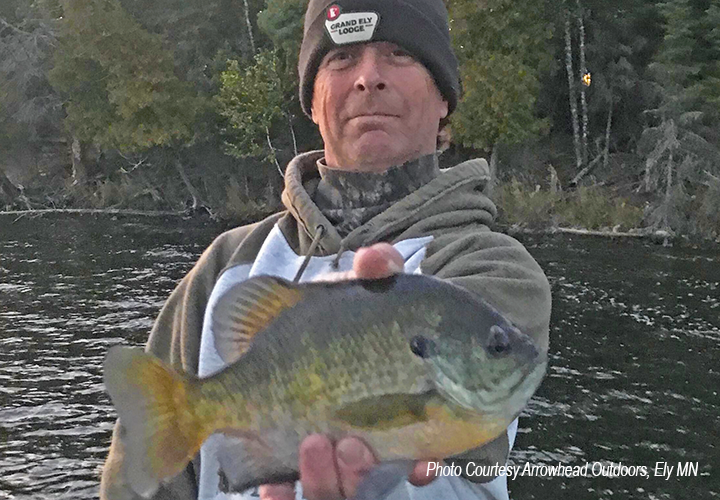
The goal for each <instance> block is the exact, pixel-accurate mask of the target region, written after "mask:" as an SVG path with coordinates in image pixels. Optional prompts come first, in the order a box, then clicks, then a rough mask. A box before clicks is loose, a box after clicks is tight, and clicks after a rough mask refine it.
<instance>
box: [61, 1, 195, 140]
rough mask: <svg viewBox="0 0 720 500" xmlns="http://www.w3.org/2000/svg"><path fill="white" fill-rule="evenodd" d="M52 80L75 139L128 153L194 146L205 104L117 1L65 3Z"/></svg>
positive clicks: (154, 37)
mask: <svg viewBox="0 0 720 500" xmlns="http://www.w3.org/2000/svg"><path fill="white" fill-rule="evenodd" d="M62 7H63V20H62V25H61V36H60V44H59V47H58V50H57V51H56V53H55V68H54V69H53V71H52V72H51V73H50V79H51V82H52V83H53V85H54V86H55V88H56V89H58V90H60V91H61V92H62V93H63V95H64V96H65V97H66V101H65V110H66V112H67V125H68V127H69V129H70V130H71V132H72V133H73V134H75V135H76V136H77V137H79V138H81V139H83V140H85V141H92V142H94V143H96V144H99V145H101V146H103V147H106V148H118V149H120V150H125V151H131V150H138V149H143V148H150V147H153V146H163V145H171V144H175V143H178V142H186V143H187V142H191V141H192V140H193V139H194V137H195V134H196V131H195V127H194V125H195V123H196V117H197V116H198V114H199V113H201V112H202V111H203V101H202V99H200V98H198V97H197V95H196V92H195V91H194V90H193V88H192V87H191V86H190V85H189V84H187V83H185V82H182V81H180V80H179V79H178V78H177V77H176V76H175V74H174V65H173V58H172V54H171V53H170V52H168V51H167V50H165V49H164V47H163V42H162V39H161V37H159V36H158V35H154V34H151V33H148V32H147V31H145V30H144V29H142V27H140V25H138V23H137V22H135V21H134V20H133V19H132V18H131V17H130V16H129V15H128V14H127V13H126V12H125V11H124V10H123V9H122V7H121V6H120V4H119V3H118V2H117V1H116V0H63V1H62Z"/></svg>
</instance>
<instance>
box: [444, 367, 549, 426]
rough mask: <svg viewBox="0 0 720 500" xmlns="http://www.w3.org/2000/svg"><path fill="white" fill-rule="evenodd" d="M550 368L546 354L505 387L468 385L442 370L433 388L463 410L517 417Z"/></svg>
mask: <svg viewBox="0 0 720 500" xmlns="http://www.w3.org/2000/svg"><path fill="white" fill-rule="evenodd" d="M546 369H547V358H546V357H545V356H543V357H542V358H541V359H540V360H538V361H537V362H536V363H533V365H531V366H530V367H528V369H527V370H522V371H521V375H520V377H519V378H518V379H517V380H515V381H513V383H511V384H509V385H507V386H504V387H491V388H488V387H483V388H473V387H466V386H465V385H463V384H462V383H460V382H458V381H456V380H454V379H453V378H452V377H450V376H448V375H446V374H445V373H442V372H441V371H439V372H438V373H437V374H436V376H437V379H436V380H435V384H434V385H435V387H434V390H435V391H437V392H438V393H439V394H440V395H441V396H442V397H443V398H444V399H445V400H447V401H449V402H451V403H452V404H454V405H456V406H457V407H459V408H461V409H462V410H464V411H467V412H470V413H473V414H479V415H485V416H487V415H493V416H503V417H508V418H509V417H512V418H511V419H510V420H512V419H514V418H515V417H516V416H517V415H518V414H519V413H520V412H521V411H522V409H523V408H524V407H525V406H526V405H527V403H528V402H529V401H530V398H532V396H533V394H534V393H535V391H536V390H537V388H538V387H539V386H540V382H541V381H542V379H543V377H544V375H545V371H546Z"/></svg>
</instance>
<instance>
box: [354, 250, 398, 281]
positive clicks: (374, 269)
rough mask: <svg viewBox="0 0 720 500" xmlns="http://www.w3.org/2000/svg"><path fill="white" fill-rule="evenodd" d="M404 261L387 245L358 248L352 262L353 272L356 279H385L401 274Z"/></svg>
mask: <svg viewBox="0 0 720 500" xmlns="http://www.w3.org/2000/svg"><path fill="white" fill-rule="evenodd" d="M404 265H405V261H404V260H403V257H402V255H401V254H400V252H398V251H397V250H396V249H395V247H393V246H392V245H390V244H389V243H376V244H375V245H372V246H370V247H364V248H360V249H359V250H358V251H357V253H356V254H355V259H354V260H353V271H354V272H355V275H356V276H357V277H358V278H362V279H377V278H386V277H388V276H392V275H393V274H397V273H401V272H403V268H404Z"/></svg>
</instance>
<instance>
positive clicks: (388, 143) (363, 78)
mask: <svg viewBox="0 0 720 500" xmlns="http://www.w3.org/2000/svg"><path fill="white" fill-rule="evenodd" d="M447 113H448V104H447V101H445V100H444V99H443V97H442V95H441V94H440V91H439V90H438V89H437V87H436V85H435V82H434V81H433V78H432V76H431V75H430V73H429V72H428V70H427V69H426V68H425V66H423V65H422V64H420V62H418V61H417V60H416V59H415V58H414V57H413V56H411V55H410V54H409V53H407V52H406V51H404V50H403V49H401V48H400V47H398V46H397V45H395V44H393V43H389V42H372V43H366V44H357V45H349V46H346V47H338V48H335V49H333V50H331V51H330V52H328V53H327V54H326V55H325V57H324V58H323V60H322V62H321V63H320V67H319V69H318V73H317V77H316V78H315V86H314V88H313V100H312V117H313V121H314V122H315V123H316V124H317V125H318V126H319V127H320V134H321V135H322V137H323V142H324V143H325V161H326V163H327V165H328V166H329V167H331V168H341V169H345V170H358V171H366V172H383V171H385V170H387V169H388V168H390V167H392V166H395V165H401V164H402V163H405V162H406V161H409V160H413V159H415V158H419V157H420V156H423V155H425V154H430V153H433V152H434V151H435V148H436V140H437V132H438V126H439V123H440V120H441V119H442V118H444V117H446V116H447Z"/></svg>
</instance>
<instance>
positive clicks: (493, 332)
mask: <svg viewBox="0 0 720 500" xmlns="http://www.w3.org/2000/svg"><path fill="white" fill-rule="evenodd" d="M488 351H489V352H490V354H494V355H501V354H507V353H508V352H510V337H508V334H507V332H506V331H505V330H504V329H503V328H501V327H499V326H497V325H493V327H492V328H490V342H488Z"/></svg>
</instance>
